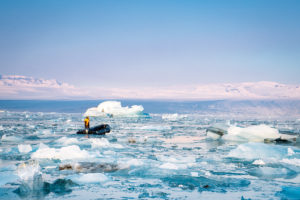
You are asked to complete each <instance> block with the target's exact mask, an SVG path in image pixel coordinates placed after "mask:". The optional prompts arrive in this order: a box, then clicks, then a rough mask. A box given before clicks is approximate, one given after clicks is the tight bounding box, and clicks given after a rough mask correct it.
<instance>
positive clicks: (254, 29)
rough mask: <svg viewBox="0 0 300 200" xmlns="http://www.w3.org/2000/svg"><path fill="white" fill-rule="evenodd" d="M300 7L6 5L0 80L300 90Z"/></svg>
mask: <svg viewBox="0 0 300 200" xmlns="http://www.w3.org/2000/svg"><path fill="white" fill-rule="evenodd" d="M299 10H300V1H297V0H282V1H277V0H249V1H246V0H226V1H223V0H219V1H214V0H206V1H205V0H203V1H201V0H195V1H193V0H181V1H179V0H170V1H168V0H120V1H118V0H107V1H101V0H87V1H84V0H51V1H50V0H49V1H46V0H43V1H41V0H36V1H32V0H26V1H22V0H19V1H16V0H0V74H2V75H24V76H29V77H36V78H44V79H56V80H58V81H62V82H66V83H68V84H71V85H74V86H76V87H107V88H109V87H128V88H131V87H132V88H134V87H136V86H139V87H157V88H159V87H169V86H177V85H180V86H182V85H193V84H195V85H196V84H210V83H237V82H255V81H274V82H279V83H283V84H300V78H299V74H300V12H299Z"/></svg>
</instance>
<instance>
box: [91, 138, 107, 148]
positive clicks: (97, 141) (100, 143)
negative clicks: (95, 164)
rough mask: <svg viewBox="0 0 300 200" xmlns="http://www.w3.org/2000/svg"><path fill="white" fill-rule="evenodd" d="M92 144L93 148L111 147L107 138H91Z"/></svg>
mask: <svg viewBox="0 0 300 200" xmlns="http://www.w3.org/2000/svg"><path fill="white" fill-rule="evenodd" d="M89 141H90V142H91V146H92V148H101V147H108V146H110V143H109V141H108V140H107V139H106V138H91V139H89Z"/></svg>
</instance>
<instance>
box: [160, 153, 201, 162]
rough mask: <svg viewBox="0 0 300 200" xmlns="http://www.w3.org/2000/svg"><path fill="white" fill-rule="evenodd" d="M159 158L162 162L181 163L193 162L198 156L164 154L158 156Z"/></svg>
mask: <svg viewBox="0 0 300 200" xmlns="http://www.w3.org/2000/svg"><path fill="white" fill-rule="evenodd" d="M156 157H157V159H158V160H160V161H162V162H170V163H179V164H191V163H195V162H196V158H195V157H193V156H186V157H176V158H175V157H168V156H163V155H158V156H156Z"/></svg>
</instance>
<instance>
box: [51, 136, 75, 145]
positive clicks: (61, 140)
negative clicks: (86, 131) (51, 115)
mask: <svg viewBox="0 0 300 200" xmlns="http://www.w3.org/2000/svg"><path fill="white" fill-rule="evenodd" d="M56 142H57V143H60V144H62V145H64V146H67V145H70V144H79V143H80V142H79V140H78V139H76V138H67V137H62V138H59V139H58V140H57V141H56Z"/></svg>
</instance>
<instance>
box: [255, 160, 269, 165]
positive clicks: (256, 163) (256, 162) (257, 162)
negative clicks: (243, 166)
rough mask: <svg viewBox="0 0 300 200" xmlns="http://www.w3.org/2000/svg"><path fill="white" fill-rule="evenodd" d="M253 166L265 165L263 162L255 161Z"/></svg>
mask: <svg viewBox="0 0 300 200" xmlns="http://www.w3.org/2000/svg"><path fill="white" fill-rule="evenodd" d="M252 164H253V165H265V164H266V163H265V162H264V161H263V160H260V159H259V160H255V161H254V162H253V163H252Z"/></svg>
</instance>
